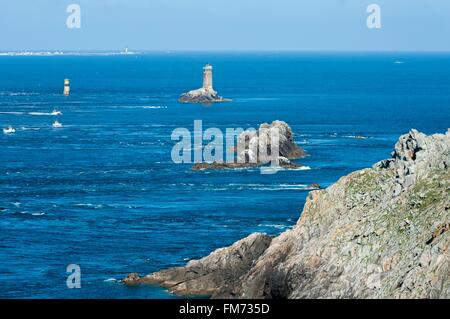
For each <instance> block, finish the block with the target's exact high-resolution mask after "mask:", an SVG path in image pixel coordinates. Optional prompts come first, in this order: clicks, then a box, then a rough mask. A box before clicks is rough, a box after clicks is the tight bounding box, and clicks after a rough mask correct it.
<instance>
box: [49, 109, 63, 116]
mask: <svg viewBox="0 0 450 319" xmlns="http://www.w3.org/2000/svg"><path fill="white" fill-rule="evenodd" d="M51 115H53V116H57V115H62V113H61V111H58V110H53V112H52V113H51Z"/></svg>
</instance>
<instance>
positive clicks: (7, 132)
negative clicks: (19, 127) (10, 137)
mask: <svg viewBox="0 0 450 319" xmlns="http://www.w3.org/2000/svg"><path fill="white" fill-rule="evenodd" d="M3 133H4V134H12V133H16V129H15V128H13V127H12V126H11V125H10V126H8V127H6V128H4V129H3Z"/></svg>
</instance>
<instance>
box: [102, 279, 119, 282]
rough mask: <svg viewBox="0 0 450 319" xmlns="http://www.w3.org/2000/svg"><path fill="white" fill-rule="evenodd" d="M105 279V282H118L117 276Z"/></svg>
mask: <svg viewBox="0 0 450 319" xmlns="http://www.w3.org/2000/svg"><path fill="white" fill-rule="evenodd" d="M103 281H104V282H117V279H116V278H108V279H105V280H103Z"/></svg>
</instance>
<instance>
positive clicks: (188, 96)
mask: <svg viewBox="0 0 450 319" xmlns="http://www.w3.org/2000/svg"><path fill="white" fill-rule="evenodd" d="M212 69H213V68H212V65H211V64H209V63H208V64H206V65H205V66H204V67H203V86H202V87H201V88H199V89H196V90H191V91H189V92H187V93H183V94H181V95H180V97H179V98H178V102H181V103H203V104H211V103H215V102H229V101H231V100H230V99H225V98H223V97H221V96H219V95H218V94H217V92H216V91H214V89H213V79H212Z"/></svg>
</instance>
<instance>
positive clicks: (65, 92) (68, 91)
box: [64, 79, 70, 96]
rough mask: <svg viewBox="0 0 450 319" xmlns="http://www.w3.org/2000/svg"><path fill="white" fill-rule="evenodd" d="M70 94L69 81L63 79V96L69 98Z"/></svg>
mask: <svg viewBox="0 0 450 319" xmlns="http://www.w3.org/2000/svg"><path fill="white" fill-rule="evenodd" d="M69 94H70V81H69V79H64V95H65V96H69Z"/></svg>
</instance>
